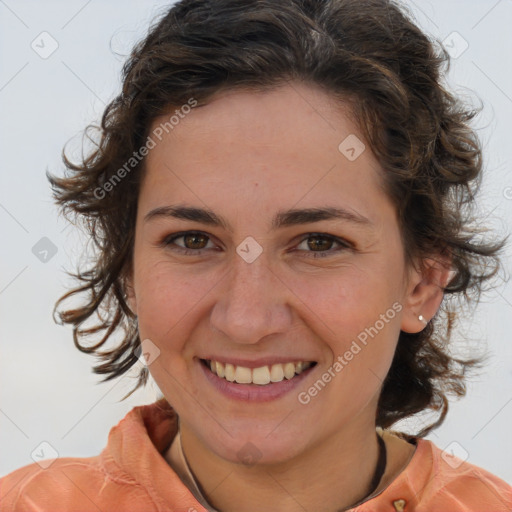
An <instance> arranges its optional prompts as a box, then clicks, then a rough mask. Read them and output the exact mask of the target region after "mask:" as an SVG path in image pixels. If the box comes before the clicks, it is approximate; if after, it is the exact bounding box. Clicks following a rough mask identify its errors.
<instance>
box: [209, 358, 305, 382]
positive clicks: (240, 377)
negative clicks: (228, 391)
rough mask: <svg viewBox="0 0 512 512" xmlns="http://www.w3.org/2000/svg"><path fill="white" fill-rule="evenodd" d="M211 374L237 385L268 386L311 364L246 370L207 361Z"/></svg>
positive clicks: (303, 363)
mask: <svg viewBox="0 0 512 512" xmlns="http://www.w3.org/2000/svg"><path fill="white" fill-rule="evenodd" d="M209 364H210V369H211V371H212V372H213V373H215V374H216V375H218V376H219V377H222V378H224V379H226V380H228V381H229V382H237V383H238V384H260V385H264V384H268V383H269V382H281V381H282V380H283V379H291V378H293V377H294V375H295V374H300V373H301V372H303V371H304V370H306V369H307V368H309V367H310V366H311V365H312V364H313V363H312V362H311V361H309V362H305V361H300V362H298V363H284V364H281V363H276V364H273V365H272V366H270V367H269V366H260V367H259V368H247V367H245V366H235V365H233V364H231V363H219V361H209Z"/></svg>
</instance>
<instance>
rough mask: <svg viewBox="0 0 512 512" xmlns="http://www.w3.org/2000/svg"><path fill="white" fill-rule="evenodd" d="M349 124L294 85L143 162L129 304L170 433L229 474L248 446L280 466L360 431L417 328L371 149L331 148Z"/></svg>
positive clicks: (211, 107) (242, 106)
mask: <svg viewBox="0 0 512 512" xmlns="http://www.w3.org/2000/svg"><path fill="white" fill-rule="evenodd" d="M346 112H347V111H345V110H343V107H342V106H340V105H339V104H338V105H335V104H334V103H333V100H332V98H331V97H330V96H328V95H327V94H326V93H325V92H323V91H320V90H317V89H313V88H311V87H308V86H304V85H300V84H295V85H294V86H293V87H292V86H291V85H286V86H282V87H280V88H278V89H275V90H273V91H271V92H265V93H254V92H242V91H231V92H227V93H223V94H220V95H218V96H217V97H216V98H215V100H214V101H212V102H210V103H209V104H207V105H205V106H202V107H199V108H195V109H192V112H190V113H189V114H188V115H187V116H185V117H184V119H182V120H180V122H179V124H178V125H176V126H175V127H174V129H173V130H169V133H168V134H166V133H164V136H163V137H162V140H161V142H158V143H157V145H156V147H155V148H154V149H152V150H151V151H150V153H149V155H148V157H147V161H146V174H145V177H144V180H143V184H142V188H141V191H140V196H139V203H138V217H137V223H136V239H135V250H134V262H133V263H134V266H133V269H134V270H133V279H132V285H133V291H132V295H131V298H130V306H131V307H132V309H133V310H134V311H135V312H136V314H137V316H138V322H139V331H140V338H141V340H146V339H149V340H151V343H152V344H154V345H155V346H156V347H158V350H159V351H160V353H159V355H158V357H156V359H155V360H154V361H153V362H152V363H151V364H150V366H149V370H150V372H151V374H152V376H153V377H154V379H155V381H156V382H157V384H158V386H159V387H160V389H161V391H162V393H163V394H164V396H165V397H166V399H167V400H168V401H169V402H170V404H171V405H172V406H173V407H174V408H175V410H176V411H177V413H178V415H179V417H180V421H181V427H182V429H183V430H184V431H186V432H188V435H189V437H190V438H194V439H196V440H197V442H198V443H200V444H201V446H202V447H203V448H204V449H205V450H208V451H210V452H211V453H213V454H215V455H216V456H218V457H222V458H223V459H225V460H227V461H233V462H237V461H239V460H240V457H241V455H240V450H242V452H243V449H244V446H245V447H246V446H248V445H247V444H246V443H248V442H251V443H252V444H253V445H255V446H256V447H257V449H258V451H259V454H258V457H261V459H260V460H261V462H276V461H285V460H290V459H291V458H293V457H294V456H298V455H300V454H301V453H305V452H306V451H307V450H308V449H310V448H313V447H314V446H320V445H321V444H322V443H325V442H327V440H330V441H332V440H333V439H335V438H336V437H337V436H346V435H350V434H353V435H357V434H355V432H363V431H364V430H365V428H367V429H368V428H370V429H374V427H375V410H376V407H377V400H378V395H379V391H380V388H381V386H382V383H383V380H384V378H385V376H386V374H387V371H388V369H389V366H390V364H391V361H392V358H393V354H394V350H395V347H396V343H397V340H398V336H399V332H400V329H401V328H404V327H407V326H409V327H411V326H412V329H414V328H415V327H417V328H416V330H417V331H419V330H420V329H421V328H422V327H423V326H422V325H421V324H420V323H417V325H416V324H414V321H413V320H411V318H412V316H413V312H412V311H411V310H412V309H413V308H412V306H416V305H417V304H416V302H415V303H414V304H413V303H412V301H411V295H412V291H413V289H414V287H415V284H417V282H419V279H416V282H415V281H414V279H411V276H413V274H411V273H410V272H409V269H408V268H407V267H406V265H405V261H404V251H403V245H402V242H401V237H400V230H399V226H398V222H397V217H396V214H395V209H394V207H393V205H392V203H391V201H390V199H389V198H388V197H387V195H386V194H385V193H384V191H383V185H382V182H383V180H382V172H383V171H382V170H381V169H380V167H379V164H378V162H377V160H376V159H375V157H374V156H373V154H372V152H371V151H370V150H369V148H368V145H367V146H366V150H364V151H362V153H361V154H360V155H359V156H358V157H357V158H356V159H355V160H354V155H355V156H357V152H358V151H359V150H360V148H362V146H357V147H355V146H354V147H355V151H354V152H353V151H350V148H349V150H348V151H347V148H346V147H345V146H344V145H342V147H341V148H342V150H344V151H340V149H338V147H339V146H340V143H342V142H343V141H344V140H345V139H346V138H347V137H348V136H351V139H348V140H349V141H351V142H352V143H353V142H354V141H355V140H356V139H354V135H355V136H357V137H358V138H359V139H360V140H361V139H362V136H361V135H360V132H359V130H358V128H357V126H356V125H355V124H354V123H353V122H352V121H351V120H350V117H349V116H347V115H346ZM168 117H169V116H164V117H162V118H161V119H158V120H157V121H156V122H155V123H154V125H153V128H155V127H157V126H158V124H159V123H160V122H162V121H164V120H167V119H168ZM344 148H345V149H344ZM347 156H349V157H350V158H347ZM320 209H322V210H325V209H327V213H326V212H323V213H319V211H318V210H320ZM296 210H301V211H302V210H304V211H302V213H300V212H296ZM334 213H336V215H335V214H334ZM190 232H191V233H190ZM406 276H409V279H406ZM414 276H415V274H414ZM417 313H418V312H417V311H416V312H415V313H414V314H416V317H417ZM407 322H409V323H408V324H407ZM406 324H407V325H406ZM410 330H411V329H410ZM362 333H366V344H364V343H363V342H362V339H364V338H365V336H364V334H362ZM354 342H355V345H354ZM356 347H359V350H358V349H357V348H356ZM348 352H350V353H351V354H352V356H350V354H348ZM211 359H213V360H217V361H218V362H219V363H222V364H219V365H217V366H216V367H215V368H217V367H218V368H219V372H220V373H221V375H222V372H223V371H224V373H226V372H227V373H228V374H230V372H231V371H232V370H233V371H235V372H236V373H235V378H236V380H239V381H243V382H247V380H249V379H250V378H251V377H253V378H254V380H255V381H257V382H259V383H260V384H255V383H252V384H241V383H236V382H234V383H231V382H228V380H226V378H221V377H219V376H216V375H214V374H213V373H212V372H211V370H209V369H208V368H207V366H206V365H205V364H204V362H202V360H211ZM301 361H302V362H305V363H313V364H312V365H311V367H310V368H309V369H308V370H307V371H303V372H302V373H301V374H300V375H296V376H295V377H293V378H287V377H286V376H284V377H283V373H286V372H289V371H290V369H292V371H291V373H290V374H289V375H288V377H291V375H293V369H294V367H293V366H290V365H286V364H285V363H287V362H288V363H297V362H301ZM336 362H338V364H336ZM224 363H227V364H228V367H227V368H226V364H224ZM279 363H282V365H281V364H279ZM229 365H233V368H231V366H229ZM237 366H240V367H241V368H240V369H238V370H237V369H236V367H237ZM265 366H268V372H267V370H266V369H265V368H264V367H265ZM306 366H308V364H306ZM254 368H260V369H258V370H257V371H254ZM299 371H300V370H299ZM326 375H330V378H329V377H328V376H327V377H326ZM227 376H228V377H229V378H230V380H232V378H233V375H227ZM268 376H270V377H271V378H272V380H275V381H279V380H281V379H282V380H281V382H270V383H268V384H266V385H264V384H263V382H266V381H268V380H269V377H268ZM319 380H320V381H322V382H324V385H323V386H322V385H321V384H319V383H318V381H319ZM315 383H317V384H316V390H317V391H316V392H315V391H311V388H312V387H315ZM306 402H307V403H306ZM340 439H341V437H340Z"/></svg>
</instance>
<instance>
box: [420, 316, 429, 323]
mask: <svg viewBox="0 0 512 512" xmlns="http://www.w3.org/2000/svg"><path fill="white" fill-rule="evenodd" d="M418 320H419V321H420V322H423V325H427V324H428V322H427V321H426V320H425V318H423V315H420V316H419V317H418Z"/></svg>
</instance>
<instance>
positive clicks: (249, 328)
mask: <svg viewBox="0 0 512 512" xmlns="http://www.w3.org/2000/svg"><path fill="white" fill-rule="evenodd" d="M217 293H218V300H217V301H216V303H215V306H214V307H213V310H212V313H211V319H210V321H211V324H212V327H213V328H214V329H216V330H218V331H221V332H222V333H223V334H224V335H225V336H226V338H227V340H229V341H232V342H234V343H238V344H256V343H258V342H259V341H260V340H261V339H262V338H264V337H265V336H269V335H272V334H281V335H282V334H283V333H286V332H287V331H289V330H290V328H291V324H292V312H291V309H290V299H291V297H292V296H293V294H292V292H291V290H290V289H289V288H288V287H287V286H286V284H284V283H283V282H282V280H281V279H279V278H278V277H277V275H276V274H275V272H274V271H273V270H272V269H271V268H270V267H269V265H268V264H267V262H266V261H265V259H264V257H263V254H262V255H260V257H259V258H258V259H256V260H255V261H253V262H252V263H247V262H246V261H244V260H243V259H242V258H241V257H239V256H238V255H236V256H235V258H234V262H233V266H232V267H231V269H230V270H229V271H228V274H227V275H226V276H225V277H224V279H223V280H222V284H219V286H218V287H217Z"/></svg>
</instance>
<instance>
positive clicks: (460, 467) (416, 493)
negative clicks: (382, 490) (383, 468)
mask: <svg viewBox="0 0 512 512" xmlns="http://www.w3.org/2000/svg"><path fill="white" fill-rule="evenodd" d="M416 444H417V448H416V452H415V454H414V456H413V457H412V459H411V461H410V462H409V464H408V465H407V467H406V468H405V470H404V471H403V472H402V473H401V474H400V476H399V477H398V478H397V480H396V482H394V483H393V484H392V485H391V486H390V488H393V491H394V492H395V495H396V496H397V499H399V498H401V499H403V503H409V504H410V505H411V507H412V508H408V507H404V508H403V510H404V511H405V512H407V511H408V510H417V511H418V512H419V511H420V510H421V511H425V512H426V511H430V510H443V511H444V510H446V511H448V510H453V511H457V512H502V511H503V512H510V511H512V487H511V486H510V485H509V484H507V483H506V482H505V481H504V480H502V479H501V478H499V477H497V476H496V475H494V474H492V473H490V472H489V471H487V470H485V469H483V468H481V467H479V466H476V465H474V464H471V463H469V462H467V461H465V460H462V459H461V458H459V457H457V456H456V455H454V454H453V453H451V452H450V451H446V450H441V448H439V447H438V446H436V445H435V444H434V443H433V442H432V441H429V440H426V439H417V440H416ZM390 488H388V490H390ZM398 494H402V496H398ZM399 502H400V500H399ZM400 503H402V502H400Z"/></svg>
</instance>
